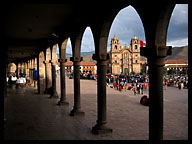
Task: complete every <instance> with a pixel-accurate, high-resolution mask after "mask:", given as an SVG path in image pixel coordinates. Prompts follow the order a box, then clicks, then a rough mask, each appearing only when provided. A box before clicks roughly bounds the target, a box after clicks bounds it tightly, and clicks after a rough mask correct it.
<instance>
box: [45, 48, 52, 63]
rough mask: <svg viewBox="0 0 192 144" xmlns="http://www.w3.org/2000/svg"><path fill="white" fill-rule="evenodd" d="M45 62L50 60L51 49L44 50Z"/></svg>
mask: <svg viewBox="0 0 192 144" xmlns="http://www.w3.org/2000/svg"><path fill="white" fill-rule="evenodd" d="M45 58H46V61H49V60H51V49H50V48H47V49H46V57H45Z"/></svg>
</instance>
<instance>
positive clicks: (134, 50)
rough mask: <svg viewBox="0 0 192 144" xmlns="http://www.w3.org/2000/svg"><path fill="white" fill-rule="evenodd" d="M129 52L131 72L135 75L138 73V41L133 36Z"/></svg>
mask: <svg viewBox="0 0 192 144" xmlns="http://www.w3.org/2000/svg"><path fill="white" fill-rule="evenodd" d="M131 51H132V64H133V71H134V72H135V73H140V41H139V39H138V38H137V37H136V36H135V35H134V37H133V38H132V39H131Z"/></svg>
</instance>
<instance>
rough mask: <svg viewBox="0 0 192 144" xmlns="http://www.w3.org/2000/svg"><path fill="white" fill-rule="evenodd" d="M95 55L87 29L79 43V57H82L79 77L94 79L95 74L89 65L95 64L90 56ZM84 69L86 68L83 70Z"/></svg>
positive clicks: (90, 35)
mask: <svg viewBox="0 0 192 144" xmlns="http://www.w3.org/2000/svg"><path fill="white" fill-rule="evenodd" d="M94 53H95V45H94V38H93V34H92V31H91V28H90V27H87V28H86V29H85V31H84V34H83V37H82V43H81V57H83V61H84V62H87V63H84V62H81V64H82V65H81V66H83V67H82V69H81V70H80V74H81V77H84V78H90V77H92V76H93V77H94V76H95V74H97V71H96V70H95V69H92V68H90V66H89V65H90V64H93V65H94V64H95V65H96V61H94V60H93V59H92V55H93V54H94ZM85 67H86V68H85Z"/></svg>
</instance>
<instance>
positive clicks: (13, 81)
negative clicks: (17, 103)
mask: <svg viewBox="0 0 192 144" xmlns="http://www.w3.org/2000/svg"><path fill="white" fill-rule="evenodd" d="M7 82H8V84H9V85H11V86H13V85H16V88H19V87H28V84H29V82H30V79H29V77H28V76H26V75H24V74H23V73H20V74H19V75H17V76H16V74H15V73H8V75H7Z"/></svg>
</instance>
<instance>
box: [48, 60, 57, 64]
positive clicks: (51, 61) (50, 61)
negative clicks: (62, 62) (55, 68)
mask: <svg viewBox="0 0 192 144" xmlns="http://www.w3.org/2000/svg"><path fill="white" fill-rule="evenodd" d="M49 63H51V65H56V64H57V60H56V59H55V60H49Z"/></svg>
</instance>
